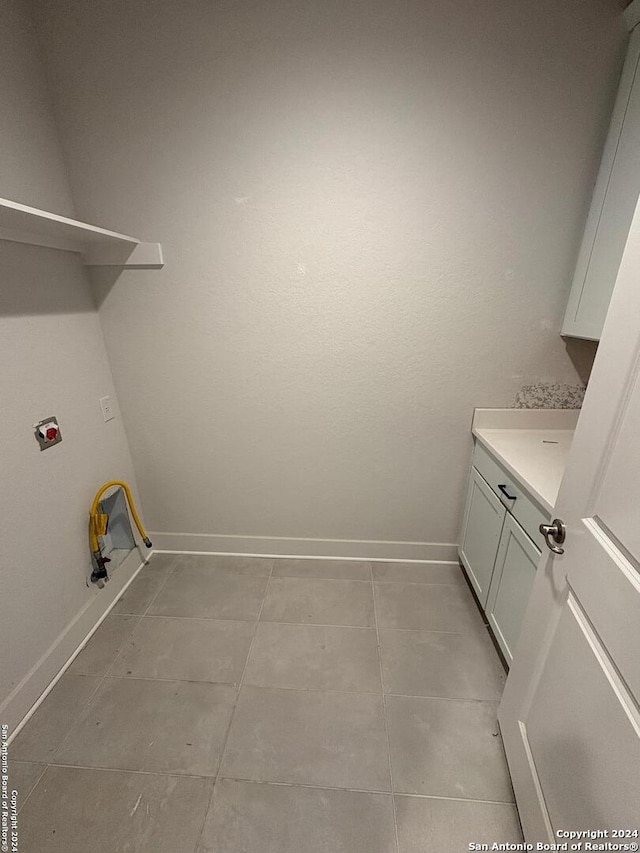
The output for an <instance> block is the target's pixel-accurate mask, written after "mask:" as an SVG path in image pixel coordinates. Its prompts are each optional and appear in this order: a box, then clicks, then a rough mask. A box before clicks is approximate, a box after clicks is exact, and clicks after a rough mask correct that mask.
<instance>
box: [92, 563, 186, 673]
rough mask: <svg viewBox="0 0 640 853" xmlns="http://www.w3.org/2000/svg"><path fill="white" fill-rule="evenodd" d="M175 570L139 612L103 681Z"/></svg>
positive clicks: (170, 572) (168, 574) (172, 571)
mask: <svg viewBox="0 0 640 853" xmlns="http://www.w3.org/2000/svg"><path fill="white" fill-rule="evenodd" d="M178 559H179V558H178ZM177 564H178V560H176V565H177ZM174 571H175V566H174V568H173V569H172V570H171V571H169V572H167V575H166V577H165V579H164V581H163V582H162V583H161V584H160V586H159V587H158V590H157V592H156V594H155V595H154V596H153V598H152V599H151V601H150V602H149V604H148V605H147V607H146V609H145V610H144V611H143V612H142V613H140V614H138V620H137V622H136V624H135V625H134V626H133V628H132V629H131V631H130V632H129V635H128V637H127V639H126V640H125V642H124V643H123V644H122V648H121V649H119V650H118V653H117V655H116V656H115V658H114V659H113V660H112V661H111V663H110V664H109V666H108V667H107V670H106V672H105V673H104V676H103V681H104V679H105V678H106V677H107V676H108V675H109V674H110V672H111V670H112V669H113V667H114V666H115V665H116V663H117V662H118V660H119V659H120V656H121V655H122V654H123V652H124V650H125V648H126V647H127V642H128V640H129V639H130V638H131V637H132V636H133V634H134V632H135V631H136V630H137V629H138V626H139V625H140V623H141V622H142V620H143V619H144V618H145V616H146V615H147V613H148V611H149V608H150V607H151V605H152V604H153V603H154V601H155V600H156V598H157V597H158V596H159V595H160V593H161V592H162V590H163V589H164V588H165V586H166V585H167V583H168V581H169V578H170V577H171V576H172V575H173V573H174ZM122 615H123V616H124V615H135V614H122Z"/></svg>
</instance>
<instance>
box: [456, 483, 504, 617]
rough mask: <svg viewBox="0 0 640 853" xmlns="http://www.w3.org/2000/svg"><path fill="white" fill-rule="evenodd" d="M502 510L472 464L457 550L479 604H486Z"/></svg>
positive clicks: (497, 499)
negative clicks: (458, 548)
mask: <svg viewBox="0 0 640 853" xmlns="http://www.w3.org/2000/svg"><path fill="white" fill-rule="evenodd" d="M506 514H507V511H506V509H505V508H504V506H503V505H502V502H501V501H500V498H499V497H497V495H496V494H495V492H494V491H493V490H492V489H491V487H490V486H489V485H488V484H487V483H486V482H485V481H484V479H483V477H482V476H481V475H480V474H479V473H478V472H477V471H476V469H475V468H472V469H471V478H470V480H469V492H468V494H467V503H466V506H465V511H464V520H463V523H462V536H461V538H460V551H459V554H460V559H461V560H462V564H463V566H464V567H465V569H466V570H467V576H468V578H469V580H470V581H471V583H472V584H473V588H474V589H475V591H476V595H477V596H478V599H479V601H480V604H481V605H482V606H483V607H485V606H486V603H487V598H488V596H489V586H490V584H491V576H492V574H493V566H494V563H495V560H496V552H497V550H498V543H499V542H500V534H501V533H502V526H503V524H504V518H505V515H506Z"/></svg>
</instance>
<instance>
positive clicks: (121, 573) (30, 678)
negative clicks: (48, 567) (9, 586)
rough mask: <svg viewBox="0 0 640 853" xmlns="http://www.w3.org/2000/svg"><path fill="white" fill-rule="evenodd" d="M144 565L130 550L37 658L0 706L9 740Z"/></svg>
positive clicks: (137, 552) (139, 557)
mask: <svg viewBox="0 0 640 853" xmlns="http://www.w3.org/2000/svg"><path fill="white" fill-rule="evenodd" d="M144 565H145V562H144V561H142V559H141V554H140V552H139V551H137V550H134V551H132V552H131V553H130V554H129V555H128V556H127V557H126V558H125V559H124V560H123V562H122V563H121V564H120V565H119V566H118V569H117V571H116V572H115V574H114V575H113V576H112V577H111V580H110V581H109V583H108V584H106V585H105V587H104V589H101V590H99V589H97V588H96V590H95V593H94V595H93V596H92V597H91V599H90V600H89V601H88V602H87V604H86V605H85V607H84V608H83V609H82V610H81V611H80V613H78V614H77V616H76V617H75V618H74V619H73V620H72V621H71V622H69V624H68V625H67V626H66V628H65V629H64V630H63V631H62V633H60V634H59V635H58V637H57V639H56V640H55V641H54V642H53V643H52V644H51V646H49V648H48V649H47V651H46V652H45V653H44V654H43V655H42V657H41V658H40V660H39V661H38V662H37V663H36V664H35V665H34V666H33V667H32V668H31V669H30V671H29V672H28V673H27V674H26V675H25V677H24V678H23V679H22V681H21V682H20V683H19V684H18V685H17V686H16V687H15V688H14V689H13V690H12V691H11V693H10V694H9V696H7V698H6V699H5V700H4V702H3V703H2V704H1V705H0V720H2V722H3V724H6V725H8V726H9V733H10V736H9V741H11V740H12V739H13V738H14V737H15V736H16V735H17V733H18V731H19V730H20V728H22V726H23V725H24V723H25V722H26V721H27V719H28V718H29V717H30V716H31V714H32V713H33V712H34V711H35V709H36V708H37V707H38V705H39V704H40V703H41V702H42V700H43V699H44V698H45V696H46V695H47V694H48V693H49V691H50V690H51V689H52V688H53V687H54V685H55V684H56V682H57V681H58V679H59V678H60V676H61V675H62V674H63V673H64V671H65V670H66V669H67V667H68V666H69V665H70V664H71V662H72V661H73V659H74V658H75V657H76V655H77V654H78V652H79V651H80V649H81V648H82V647H83V646H84V644H85V642H86V640H87V639H88V638H89V637H90V636H91V634H93V632H94V631H95V630H96V628H97V627H98V626H99V625H100V623H101V622H102V620H103V619H104V618H105V616H106V615H107V614H108V613H109V611H110V610H111V608H112V607H113V605H114V604H115V603H116V601H117V600H118V598H120V596H121V595H122V592H123V591H124V589H125V588H126V587H127V586H128V585H129V584H130V583H131V581H132V580H133V579H134V577H135V576H136V575H137V573H138V571H139V570H140V569H141V568H142V567H143V566H144Z"/></svg>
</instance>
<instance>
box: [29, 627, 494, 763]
mask: <svg viewBox="0 0 640 853" xmlns="http://www.w3.org/2000/svg"><path fill="white" fill-rule="evenodd" d="M265 624H269V623H265V622H259V623H256V625H265ZM247 660H248V657H247ZM89 677H93V678H95V677H96V676H89ZM108 678H109V679H113V680H114V681H115V680H119V681H160V682H161V683H163V684H210V685H211V686H212V687H233V688H235V689H236V690H239V689H240V688H239V684H240V682H239V681H205V680H203V679H196V678H161V677H159V676H149V675H133V674H132V675H120V674H118V673H114V674H113V675H110V674H107V675H104V676H103V680H106V679H108ZM243 686H246V687H252V688H255V689H256V690H281V691H286V692H288V693H332V694H333V693H337V694H339V695H347V696H382V695H384V696H391V697H393V698H395V699H429V700H431V699H436V700H441V701H443V702H473V703H474V704H478V703H479V702H481V703H485V704H489V705H498V704H499V703H500V697H497V698H494V699H483V698H480V697H477V696H434V695H426V694H424V693H396V692H392V691H384V694H383V693H381V692H380V691H375V690H336V689H335V688H330V687H281V686H280V685H274V684H251V683H248V682H247V683H246V684H244V683H243ZM22 760H23V759H16V761H22ZM31 763H32V764H41V763H42V762H41V761H36V760H32V761H31Z"/></svg>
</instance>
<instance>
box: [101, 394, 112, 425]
mask: <svg viewBox="0 0 640 853" xmlns="http://www.w3.org/2000/svg"><path fill="white" fill-rule="evenodd" d="M100 408H101V409H102V417H103V418H104V419H105V421H110V420H112V419H113V418H115V414H114V412H113V406H112V405H111V397H100Z"/></svg>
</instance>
